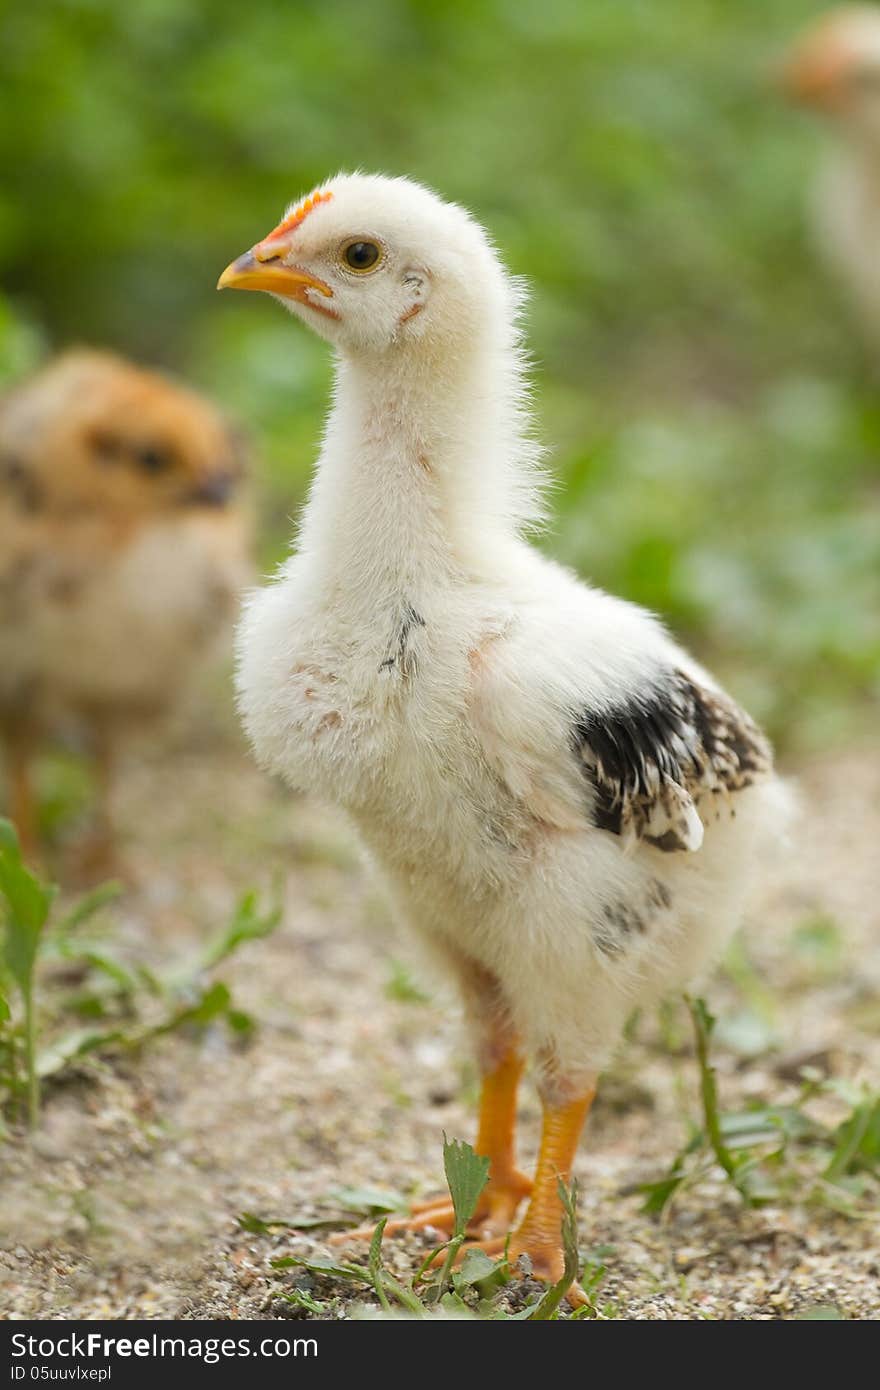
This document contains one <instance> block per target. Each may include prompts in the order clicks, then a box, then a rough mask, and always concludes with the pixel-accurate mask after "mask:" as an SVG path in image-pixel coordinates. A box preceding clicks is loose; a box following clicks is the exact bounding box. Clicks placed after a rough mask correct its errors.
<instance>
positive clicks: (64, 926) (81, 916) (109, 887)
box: [57, 879, 125, 939]
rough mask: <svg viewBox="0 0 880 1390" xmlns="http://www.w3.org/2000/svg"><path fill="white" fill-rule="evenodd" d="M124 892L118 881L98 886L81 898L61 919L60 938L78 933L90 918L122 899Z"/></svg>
mask: <svg viewBox="0 0 880 1390" xmlns="http://www.w3.org/2000/svg"><path fill="white" fill-rule="evenodd" d="M124 892H125V885H124V884H122V883H119V882H117V880H116V879H110V880H108V882H106V883H100V884H98V886H97V887H96V888H93V889H92V890H91V891H90V892H89V893H86V894H85V895H84V896H83V897H81V898H80V900H79V902H77V903H75V904H74V905H73V907H72V908H71V909H70V911H69V912H68V913H66V914H65V916H64V917H62V918H61V921H60V922H59V923H58V927H57V932H58V935H59V937H61V938H62V939H63V938H64V937H67V936H69V935H70V934H71V932H74V931H76V929H77V927H80V926H82V924H83V923H84V922H87V921H88V920H89V918H91V917H94V916H95V914H96V913H97V912H100V910H101V908H102V907H106V906H107V904H108V903H111V902H114V901H115V900H116V899H117V898H119V897H121V896H122V894H123V893H124Z"/></svg>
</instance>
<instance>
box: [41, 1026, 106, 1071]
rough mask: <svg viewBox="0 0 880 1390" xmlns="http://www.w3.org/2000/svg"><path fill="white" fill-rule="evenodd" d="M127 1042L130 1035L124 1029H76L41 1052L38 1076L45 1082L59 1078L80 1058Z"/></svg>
mask: <svg viewBox="0 0 880 1390" xmlns="http://www.w3.org/2000/svg"><path fill="white" fill-rule="evenodd" d="M126 1041H128V1035H127V1034H126V1033H125V1031H124V1030H122V1029H118V1028H116V1029H110V1030H106V1029H105V1030H104V1031H103V1032H101V1031H96V1030H95V1029H94V1028H75V1029H74V1030H73V1031H72V1032H70V1033H65V1034H63V1036H62V1037H60V1038H58V1039H56V1040H55V1041H54V1042H52V1043H50V1044H49V1046H48V1047H45V1048H42V1049H41V1050H40V1052H39V1053H38V1054H37V1075H38V1076H40V1077H41V1078H43V1079H44V1080H45V1078H46V1077H49V1076H57V1074H58V1073H59V1072H61V1071H63V1070H64V1068H65V1067H68V1066H70V1064H71V1062H75V1061H76V1060H77V1059H78V1058H80V1057H85V1056H86V1055H87V1054H88V1053H90V1052H98V1051H100V1050H101V1049H102V1048H109V1047H113V1046H114V1045H118V1044H119V1043H125V1042H126Z"/></svg>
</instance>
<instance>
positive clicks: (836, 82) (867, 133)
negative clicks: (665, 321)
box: [781, 5, 880, 361]
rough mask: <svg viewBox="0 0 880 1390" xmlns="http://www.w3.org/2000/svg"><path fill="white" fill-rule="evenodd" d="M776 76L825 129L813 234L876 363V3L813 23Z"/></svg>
mask: <svg viewBox="0 0 880 1390" xmlns="http://www.w3.org/2000/svg"><path fill="white" fill-rule="evenodd" d="M781 76H782V80H783V85H784V88H785V91H786V92H787V94H788V96H789V97H790V99H791V100H792V101H795V102H797V103H799V104H800V105H803V106H806V107H808V108H810V109H811V110H813V111H814V112H816V113H817V114H818V115H819V116H821V117H822V118H823V120H824V121H825V123H826V126H827V128H828V131H829V133H830V136H831V140H830V142H829V148H828V150H827V153H826V156H825V159H824V162H823V164H822V166H821V168H820V170H819V173H818V176H817V178H816V180H815V184H814V187H813V189H812V195H811V207H810V216H811V222H812V228H813V235H814V238H815V241H816V243H817V247H818V250H819V252H820V254H821V255H822V257H823V259H824V260H825V262H826V264H827V265H828V267H829V269H830V270H831V272H832V274H833V275H834V276H835V277H836V279H837V280H838V282H839V284H840V286H841V288H842V290H843V292H844V293H845V294H846V296H847V298H848V299H849V301H850V304H851V306H852V309H853V312H854V314H855V315H856V317H857V319H858V321H859V322H860V324H861V327H862V330H863V333H864V336H865V340H866V343H867V346H868V348H869V349H870V351H871V353H872V356H873V357H874V359H875V361H876V360H880V255H878V252H877V248H878V245H880V6H877V5H844V6H841V7H839V8H837V9H833V10H830V11H829V12H828V13H826V14H824V15H822V16H821V17H820V18H819V19H816V20H813V22H812V23H811V24H810V25H809V27H808V28H807V29H806V30H805V31H804V32H803V33H802V34H801V35H800V37H799V38H798V40H797V42H796V43H795V44H794V46H793V47H792V48H791V50H790V52H789V53H788V55H787V58H786V61H785V64H784V66H783V69H782V73H781Z"/></svg>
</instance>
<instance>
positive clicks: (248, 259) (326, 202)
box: [218, 174, 515, 355]
mask: <svg viewBox="0 0 880 1390" xmlns="http://www.w3.org/2000/svg"><path fill="white" fill-rule="evenodd" d="M218 288H220V289H227V288H228V289H243V290H265V291H267V292H268V293H270V294H273V295H275V296H276V297H277V298H278V299H280V300H281V302H282V303H283V304H284V305H285V306H286V307H287V308H289V309H290V310H291V311H292V312H293V313H294V314H296V315H297V316H298V317H299V318H301V319H302V320H303V321H304V322H305V323H307V324H308V325H309V326H310V327H311V328H313V329H314V330H315V331H316V332H317V333H319V334H321V336H322V337H324V338H326V339H327V340H328V341H330V342H331V343H333V345H334V346H336V347H337V348H339V349H340V350H341V351H342V352H343V353H347V354H349V355H363V354H377V353H378V354H384V353H387V352H389V351H395V350H401V349H402V350H405V349H406V348H407V347H408V346H414V345H416V344H419V343H423V344H429V345H434V346H436V347H442V348H443V349H445V350H449V349H451V348H454V346H455V345H456V343H460V342H462V341H463V340H464V339H465V338H467V337H470V336H473V335H474V334H477V333H479V331H480V328H481V326H482V325H484V324H485V323H486V322H487V321H489V320H491V321H503V320H504V319H505V318H506V317H508V316H509V307H510V303H511V301H512V299H515V292H514V291H513V290H512V287H511V284H510V282H509V281H508V280H507V277H506V276H505V274H504V272H503V270H502V268H501V265H500V263H499V261H498V257H497V255H496V253H495V251H494V249H493V247H492V246H491V243H490V242H489V239H488V237H487V235H486V233H485V232H484V231H483V229H482V227H480V226H479V224H478V223H477V222H475V221H474V219H473V218H472V217H471V216H470V215H469V214H468V213H467V212H466V211H465V210H464V209H463V208H460V207H458V206H457V205H455V204H454V203H447V202H444V201H443V200H442V199H440V198H439V197H437V196H436V195H435V194H434V193H432V192H431V191H430V190H429V189H427V188H424V187H422V186H421V185H420V184H417V183H413V182H411V181H410V180H409V179H403V178H385V177H382V176H379V175H366V174H340V175H338V176H337V177H335V178H333V179H331V180H330V182H329V183H327V184H325V185H323V186H322V187H321V188H318V189H315V190H314V191H313V192H312V193H310V194H309V196H308V197H307V198H305V199H303V200H302V201H301V202H299V203H295V204H292V205H291V207H290V208H288V210H287V212H286V213H285V216H284V217H283V219H282V221H281V222H280V223H279V224H278V226H277V227H276V228H275V229H274V230H273V231H272V232H270V233H269V235H268V236H266V237H264V238H263V240H262V241H260V242H258V243H257V244H256V245H255V246H253V247H252V248H251V250H250V251H248V252H246V253H245V254H244V255H243V256H239V258H238V259H237V260H236V261H233V263H232V264H231V265H230V266H228V267H227V269H226V270H225V271H224V272H223V274H222V276H221V277H220V281H219V286H218Z"/></svg>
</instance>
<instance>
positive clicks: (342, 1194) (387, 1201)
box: [326, 1187, 409, 1216]
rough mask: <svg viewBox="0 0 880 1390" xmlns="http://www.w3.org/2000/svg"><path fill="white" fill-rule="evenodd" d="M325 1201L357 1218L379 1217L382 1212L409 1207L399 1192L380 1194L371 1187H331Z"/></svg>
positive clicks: (402, 1209)
mask: <svg viewBox="0 0 880 1390" xmlns="http://www.w3.org/2000/svg"><path fill="white" fill-rule="evenodd" d="M326 1200H327V1201H328V1202H335V1203H336V1204H337V1205H338V1206H340V1207H342V1208H343V1210H345V1211H350V1212H353V1213H355V1214H356V1215H358V1216H380V1215H381V1214H382V1213H383V1212H394V1211H406V1210H407V1209H408V1207H409V1203H408V1202H407V1200H406V1198H405V1197H404V1196H403V1195H402V1194H401V1193H400V1192H380V1191H379V1190H378V1189H377V1188H373V1187H332V1188H331V1189H330V1191H329V1192H328V1193H327V1194H326Z"/></svg>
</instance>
